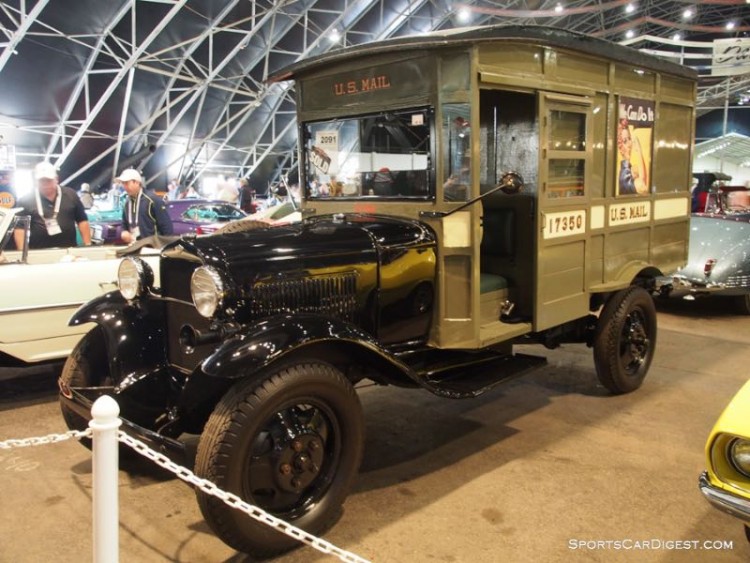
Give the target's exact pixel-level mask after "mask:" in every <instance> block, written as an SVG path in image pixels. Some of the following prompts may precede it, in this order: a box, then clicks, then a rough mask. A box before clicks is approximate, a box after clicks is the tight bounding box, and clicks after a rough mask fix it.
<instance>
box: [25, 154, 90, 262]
mask: <svg viewBox="0 0 750 563" xmlns="http://www.w3.org/2000/svg"><path fill="white" fill-rule="evenodd" d="M34 179H35V180H36V183H37V189H35V190H33V191H32V192H31V193H29V194H26V195H25V196H23V197H22V198H20V199H19V200H18V206H19V207H21V208H22V209H23V211H20V212H19V213H18V214H19V215H30V216H31V228H30V229H29V248H54V247H70V246H76V244H77V240H76V225H78V230H79V231H80V232H81V239H82V240H83V244H85V245H87V246H88V245H89V244H91V229H90V227H89V218H88V216H87V215H86V210H85V209H84V208H83V205H82V204H81V200H80V199H78V194H76V192H75V190H72V189H71V188H66V187H63V186H60V185H59V184H58V183H57V170H56V169H55V167H54V166H53V165H52V164H51V163H49V162H40V163H39V164H37V165H36V166H35V167H34ZM13 236H14V237H15V242H16V247H17V248H19V249H20V248H23V244H24V240H23V239H24V231H23V229H16V230H15V232H14V233H13Z"/></svg>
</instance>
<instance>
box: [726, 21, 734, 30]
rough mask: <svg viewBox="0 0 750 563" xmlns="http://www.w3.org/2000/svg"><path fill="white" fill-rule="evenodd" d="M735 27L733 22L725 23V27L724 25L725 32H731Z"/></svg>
mask: <svg viewBox="0 0 750 563" xmlns="http://www.w3.org/2000/svg"><path fill="white" fill-rule="evenodd" d="M735 25H736V24H735V23H734V22H727V25H726V28H727V31H731V30H733V29H734V26H735Z"/></svg>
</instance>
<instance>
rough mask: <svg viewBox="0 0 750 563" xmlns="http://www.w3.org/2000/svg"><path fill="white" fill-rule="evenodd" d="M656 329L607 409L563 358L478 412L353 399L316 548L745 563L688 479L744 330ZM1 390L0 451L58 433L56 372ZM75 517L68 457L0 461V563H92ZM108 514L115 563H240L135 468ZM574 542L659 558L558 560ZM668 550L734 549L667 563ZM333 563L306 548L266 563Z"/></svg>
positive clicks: (68, 447)
mask: <svg viewBox="0 0 750 563" xmlns="http://www.w3.org/2000/svg"><path fill="white" fill-rule="evenodd" d="M659 325H660V332H659V343H658V351H657V354H656V357H655V360H654V363H653V365H652V367H651V371H650V374H649V376H648V378H647V379H646V382H645V383H644V386H643V387H642V388H641V389H640V390H639V391H637V392H635V393H632V394H630V395H626V396H620V397H611V396H608V395H607V394H606V393H605V391H604V390H603V388H602V387H601V386H599V385H598V383H597V381H596V376H595V374H594V368H593V360H592V356H591V351H590V350H589V349H587V348H585V347H584V346H577V345H575V346H566V347H564V348H563V349H560V350H555V351H550V352H548V353H547V357H548V360H549V364H548V366H547V367H545V368H543V369H541V370H539V371H537V372H535V373H533V374H531V375H529V376H526V377H525V378H522V379H519V380H516V381H513V382H511V383H509V384H506V385H504V386H500V387H497V388H496V389H495V390H493V391H491V392H489V393H488V394H486V395H484V396H482V397H480V398H478V399H475V400H464V401H450V400H447V399H440V398H437V397H434V396H432V395H430V394H429V393H427V392H425V391H413V390H402V389H395V388H376V387H365V388H363V389H362V390H361V397H362V401H363V405H364V408H365V413H366V417H367V436H368V437H367V444H366V448H365V457H364V462H363V466H362V471H361V475H360V477H359V480H358V482H357V484H356V486H355V489H354V491H353V493H352V494H351V495H350V497H349V499H348V500H347V502H346V505H345V513H344V516H343V518H342V519H341V520H340V521H339V523H338V524H337V525H336V526H335V527H334V528H333V530H331V531H330V532H329V534H328V535H327V536H326V539H328V540H329V541H331V542H333V543H334V544H336V545H338V546H340V547H342V548H344V549H347V550H350V551H352V552H354V553H357V554H358V555H360V556H362V557H365V558H369V559H371V560H373V561H381V562H385V561H388V562H417V561H445V562H484V561H486V562H494V561H508V562H516V561H520V562H525V561H533V562H557V561H607V562H609V561H638V562H643V561H646V562H649V561H658V562H683V561H701V562H704V561H720V562H724V561H727V562H729V561H747V560H748V559H750V546H749V545H748V543H747V541H746V540H745V537H744V533H743V531H742V526H741V524H740V523H739V522H737V521H736V520H734V519H733V518H731V517H729V516H726V515H724V514H722V513H720V512H718V511H716V510H714V509H713V508H711V507H710V506H709V505H708V503H706V502H705V501H704V500H703V498H702V496H701V495H700V493H699V492H698V489H697V479H698V474H699V473H700V472H701V471H702V470H703V468H704V459H703V446H704V442H705V439H706V436H707V434H708V432H709V430H710V429H711V427H712V425H713V423H714V421H715V420H716V418H717V417H718V415H719V413H720V412H721V410H722V408H723V407H724V406H725V404H726V403H727V402H728V401H729V399H730V398H731V397H732V396H733V395H734V393H735V392H736V391H737V389H739V387H740V386H741V385H742V384H743V383H744V382H745V380H746V379H747V378H748V375H749V374H750V370H749V369H748V367H749V366H750V347H748V342H750V317H741V316H737V315H735V314H734V313H733V312H732V311H731V308H730V307H729V306H728V304H727V303H722V302H716V301H713V302H710V301H704V302H696V303H689V302H682V301H678V302H673V303H667V304H660V306H659ZM529 352H531V353H542V350H539V349H537V348H534V349H530V350H529ZM16 375H17V374H16V373H11V374H10V375H9V374H8V373H6V374H5V380H4V381H1V382H0V440H5V439H8V438H23V437H29V436H41V435H46V434H48V433H57V432H63V431H64V430H65V426H64V423H63V421H62V418H61V416H60V414H59V409H58V407H57V402H56V396H55V392H54V390H55V389H54V387H55V386H54V373H51V372H49V371H48V372H46V373H45V372H37V373H34V374H31V375H26V374H22V376H21V377H16ZM0 376H2V374H0ZM11 376H13V378H12V379H8V378H9V377H11ZM90 502H91V462H90V454H89V452H88V451H87V450H85V449H84V448H83V447H81V446H80V445H79V444H77V443H74V442H71V441H68V442H64V443H60V444H54V445H48V446H42V447H35V448H24V449H14V450H10V451H9V450H0V561H2V562H6V561H7V562H24V561H55V562H59V563H64V562H76V563H77V562H80V561H87V560H91V549H92V548H91V505H90ZM120 504H121V512H120V523H121V524H120V541H121V549H120V557H121V560H122V561H139V562H150V561H154V562H158V561H178V562H204V561H205V562H218V561H228V562H229V561H231V562H240V561H252V559H250V558H248V557H246V556H244V555H238V554H236V553H235V552H234V551H233V550H231V549H229V548H228V547H226V546H225V545H224V544H223V543H221V542H220V541H219V540H217V539H216V538H215V537H214V536H213V535H211V533H210V531H209V530H208V528H207V526H206V525H205V523H204V521H203V519H202V517H201V515H200V512H199V510H198V507H197V504H196V502H195V498H194V495H193V492H192V491H191V490H190V488H189V487H188V486H187V485H185V484H184V483H182V482H181V481H179V480H177V479H176V478H174V479H173V478H171V477H170V476H169V475H165V474H164V473H162V472H160V471H157V470H155V469H154V468H152V467H151V466H150V465H149V464H148V462H146V461H145V460H144V461H143V462H142V463H141V462H137V463H135V464H133V463H131V464H129V466H128V470H127V471H124V470H123V471H121V472H120ZM581 540H587V541H588V540H591V541H597V540H601V541H606V540H630V541H631V544H629V545H632V544H634V542H645V541H650V542H651V544H652V545H657V546H661V548H658V549H631V550H615V549H575V550H574V549H571V544H573V543H576V542H578V541H581ZM674 540H688V541H695V540H697V541H698V542H699V543H700V544H701V545H702V544H703V542H704V541H705V540H718V541H720V542H731V543H732V547H731V549H724V550H706V549H702V550H700V549H699V550H685V549H680V550H676V549H667V548H666V546H667V545H671V544H668V542H671V541H674ZM683 545H685V544H683ZM332 560H335V559H333V558H330V557H329V556H326V555H323V554H320V553H318V552H317V551H314V550H313V549H311V548H308V547H303V548H301V549H299V550H297V551H295V552H293V553H291V554H289V555H287V556H284V557H282V558H280V559H278V561H282V562H285V563H291V562H302V561H304V562H309V561H332Z"/></svg>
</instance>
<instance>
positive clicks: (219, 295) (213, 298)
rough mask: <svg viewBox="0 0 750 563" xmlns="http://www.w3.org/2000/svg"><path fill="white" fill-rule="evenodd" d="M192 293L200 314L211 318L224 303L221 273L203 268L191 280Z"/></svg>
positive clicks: (206, 267) (196, 271) (207, 267)
mask: <svg viewBox="0 0 750 563" xmlns="http://www.w3.org/2000/svg"><path fill="white" fill-rule="evenodd" d="M190 293H191V295H192V296H193V304H194V305H195V308H196V309H197V310H198V312H199V313H200V314H201V315H202V316H204V317H206V318H211V317H212V316H213V315H214V313H215V312H216V309H218V308H219V306H220V305H221V304H222V302H223V301H224V296H225V289H224V282H223V281H222V279H221V276H220V275H219V272H217V271H216V270H214V269H213V268H211V267H210V266H201V267H200V268H198V269H197V270H195V272H193V277H192V278H190Z"/></svg>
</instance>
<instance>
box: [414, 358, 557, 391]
mask: <svg viewBox="0 0 750 563" xmlns="http://www.w3.org/2000/svg"><path fill="white" fill-rule="evenodd" d="M546 363H547V359H546V358H544V357H542V356H532V355H529V354H503V355H494V356H487V355H482V356H481V357H478V358H476V361H473V362H469V361H467V362H463V363H459V364H458V365H456V364H453V365H451V366H445V365H442V366H433V367H432V368H427V369H425V370H424V371H423V372H421V373H422V375H424V378H425V379H424V387H425V388H426V389H428V390H430V391H431V392H433V393H435V394H436V395H440V396H441V397H448V398H452V399H464V398H472V397H477V396H479V395H481V394H482V393H484V392H486V391H489V390H490V389H492V388H493V387H495V385H498V384H499V383H502V382H504V381H508V380H509V379H512V378H515V377H518V376H520V375H522V374H524V373H527V372H529V371H531V370H534V369H537V368H539V367H542V366H544V365H545V364H546Z"/></svg>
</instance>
